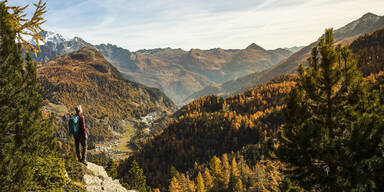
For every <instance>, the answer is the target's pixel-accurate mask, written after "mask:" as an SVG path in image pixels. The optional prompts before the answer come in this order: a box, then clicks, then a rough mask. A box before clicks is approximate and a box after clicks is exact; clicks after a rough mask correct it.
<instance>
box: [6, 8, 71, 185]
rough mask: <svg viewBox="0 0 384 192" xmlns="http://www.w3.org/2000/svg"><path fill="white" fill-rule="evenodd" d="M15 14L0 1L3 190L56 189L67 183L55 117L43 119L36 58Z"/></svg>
mask: <svg viewBox="0 0 384 192" xmlns="http://www.w3.org/2000/svg"><path fill="white" fill-rule="evenodd" d="M10 18H11V17H10V15H9V13H8V11H7V8H6V6H5V2H2V3H0V28H1V30H0V36H1V37H0V38H1V41H0V42H1V47H0V62H1V63H0V71H1V77H0V103H1V112H0V130H1V132H0V133H1V135H2V136H1V139H0V149H1V151H0V187H1V191H57V190H61V186H62V185H63V184H64V182H65V176H64V172H65V169H64V163H63V159H61V158H59V157H58V155H57V153H56V139H55V134H54V131H53V128H52V126H53V125H52V118H51V119H50V120H43V118H42V112H41V103H42V92H43V91H42V87H41V85H40V83H39V79H38V78H37V76H36V63H35V62H33V61H32V60H31V58H30V56H29V55H27V58H26V59H23V58H22V56H21V55H22V50H21V48H20V45H17V44H16V43H15V38H16V35H15V31H14V30H13V29H12V27H11V25H10V23H9V19H10Z"/></svg>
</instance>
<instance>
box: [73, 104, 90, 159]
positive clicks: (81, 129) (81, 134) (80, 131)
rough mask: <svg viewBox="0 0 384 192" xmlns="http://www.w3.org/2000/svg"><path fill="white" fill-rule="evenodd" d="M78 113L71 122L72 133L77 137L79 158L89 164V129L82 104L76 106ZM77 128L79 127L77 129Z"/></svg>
mask: <svg viewBox="0 0 384 192" xmlns="http://www.w3.org/2000/svg"><path fill="white" fill-rule="evenodd" d="M75 111H76V115H74V116H72V117H71V119H70V122H69V127H70V133H72V134H73V137H74V138H75V145H76V155H77V159H78V160H79V161H80V162H82V163H84V164H87V139H88V134H87V129H86V128H85V118H84V115H83V114H82V112H83V110H82V109H81V105H79V106H76V107H75ZM76 128H77V129H76ZM80 144H81V146H82V154H81V156H80Z"/></svg>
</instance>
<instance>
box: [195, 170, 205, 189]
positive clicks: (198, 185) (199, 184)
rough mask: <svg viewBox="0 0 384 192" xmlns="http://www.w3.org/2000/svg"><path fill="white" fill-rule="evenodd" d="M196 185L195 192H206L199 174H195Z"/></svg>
mask: <svg viewBox="0 0 384 192" xmlns="http://www.w3.org/2000/svg"><path fill="white" fill-rule="evenodd" d="M196 183H197V192H206V190H205V185H204V180H203V176H202V175H201V173H200V172H199V173H198V174H197V178H196Z"/></svg>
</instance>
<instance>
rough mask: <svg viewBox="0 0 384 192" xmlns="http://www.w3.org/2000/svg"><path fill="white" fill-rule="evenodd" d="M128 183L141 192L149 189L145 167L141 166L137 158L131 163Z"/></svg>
mask: <svg viewBox="0 0 384 192" xmlns="http://www.w3.org/2000/svg"><path fill="white" fill-rule="evenodd" d="M127 183H128V185H129V187H130V188H132V189H137V190H139V191H140V192H145V191H146V190H147V189H146V188H147V181H146V177H145V175H144V174H143V169H141V168H140V166H139V164H138V163H137V162H136V160H133V161H132V163H131V169H130V170H129V174H128V180H127Z"/></svg>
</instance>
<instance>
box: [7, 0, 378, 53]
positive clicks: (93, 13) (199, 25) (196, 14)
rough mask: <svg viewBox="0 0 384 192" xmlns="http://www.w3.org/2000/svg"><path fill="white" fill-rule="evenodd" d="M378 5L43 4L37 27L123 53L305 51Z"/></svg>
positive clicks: (280, 1)
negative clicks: (259, 48) (299, 48)
mask: <svg viewBox="0 0 384 192" xmlns="http://www.w3.org/2000/svg"><path fill="white" fill-rule="evenodd" d="M37 1H38V0H9V3H11V4H18V5H25V4H31V3H36V2H37ZM31 7H32V6H31ZM383 7H384V0H47V11H48V12H47V13H46V14H45V16H44V18H45V19H46V20H47V22H46V23H45V24H44V25H43V29H45V30H46V31H52V32H55V33H59V34H62V35H64V36H65V37H68V38H72V37H75V36H77V37H80V38H82V39H84V40H85V41H87V42H90V43H92V44H101V43H104V44H107V43H111V44H115V45H117V46H119V47H123V48H126V49H129V50H131V51H136V50H139V49H153V48H165V47H171V48H182V49H184V50H189V49H191V48H199V49H211V48H217V47H220V48H225V49H242V48H245V47H247V46H248V45H250V44H251V43H256V44H258V45H260V46H262V47H264V48H266V49H275V48H279V47H292V46H302V45H307V44H309V43H311V42H313V41H315V40H317V39H318V37H319V36H321V34H322V33H323V32H324V30H325V29H326V28H330V27H333V28H335V29H337V28H340V27H342V26H344V25H346V24H347V23H349V22H351V21H353V20H356V19H358V18H360V17H361V16H362V15H364V14H365V13H367V12H371V13H374V14H377V15H380V16H382V15H384V9H383ZM29 12H31V9H29Z"/></svg>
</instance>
